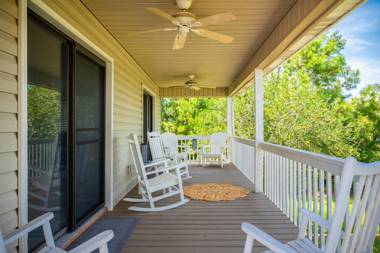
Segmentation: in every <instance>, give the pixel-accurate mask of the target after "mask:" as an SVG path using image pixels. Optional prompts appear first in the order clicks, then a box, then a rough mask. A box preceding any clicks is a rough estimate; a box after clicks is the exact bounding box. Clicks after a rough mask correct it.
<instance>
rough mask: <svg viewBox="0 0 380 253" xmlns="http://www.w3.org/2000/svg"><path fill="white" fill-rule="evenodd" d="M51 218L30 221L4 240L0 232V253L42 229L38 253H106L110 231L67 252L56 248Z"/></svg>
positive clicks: (44, 217) (46, 214) (47, 216)
mask: <svg viewBox="0 0 380 253" xmlns="http://www.w3.org/2000/svg"><path fill="white" fill-rule="evenodd" d="M53 217H54V215H53V213H51V212H49V213H45V214H43V215H41V216H39V217H37V218H36V219H34V220H32V221H31V222H29V223H28V224H26V225H24V226H21V227H20V228H18V229H16V230H15V231H13V232H12V233H10V234H9V235H7V236H6V237H5V238H3V236H2V234H1V231H0V252H1V253H6V252H7V249H6V247H7V246H9V245H12V244H13V243H14V242H16V241H17V240H19V239H21V238H22V237H24V236H27V235H28V233H29V232H31V231H33V230H34V229H36V228H39V227H42V229H43V232H44V236H45V241H46V246H45V247H43V248H42V249H41V250H39V251H38V252H40V253H65V252H67V253H90V252H93V251H95V250H97V249H98V250H99V253H108V247H107V243H108V242H109V241H110V240H111V239H112V238H113V231H112V230H106V231H103V232H101V233H99V234H98V235H96V236H94V237H93V238H91V239H90V240H88V241H86V242H84V243H82V244H81V245H79V246H77V247H75V248H74V249H72V250H69V251H64V250H63V249H61V248H58V247H56V246H55V243H54V239H53V233H52V231H51V227H50V220H51V219H53Z"/></svg>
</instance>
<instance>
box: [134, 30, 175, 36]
mask: <svg viewBox="0 0 380 253" xmlns="http://www.w3.org/2000/svg"><path fill="white" fill-rule="evenodd" d="M177 29H178V28H158V29H151V30H145V31H138V32H131V33H128V35H139V34H145V33H154V32H167V31H175V30H177Z"/></svg>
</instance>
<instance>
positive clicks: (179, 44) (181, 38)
mask: <svg viewBox="0 0 380 253" xmlns="http://www.w3.org/2000/svg"><path fill="white" fill-rule="evenodd" d="M186 37H187V33H180V32H179V33H177V35H176V36H175V38H174V43H173V50H178V49H181V48H183V47H184V46H185V42H186Z"/></svg>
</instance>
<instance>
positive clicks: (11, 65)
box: [0, 0, 18, 234]
mask: <svg viewBox="0 0 380 253" xmlns="http://www.w3.org/2000/svg"><path fill="white" fill-rule="evenodd" d="M17 15H18V8H17V1H16V0H2V1H1V4H0V228H1V230H2V232H3V233H4V234H7V233H9V232H10V231H12V230H13V229H15V228H16V227H17V224H18V210H17V208H18V198H17V189H18V179H17V149H18V140H17V125H18V124H17V120H18V118H17V110H18V102H17V90H18V89H17V71H18V68H17V65H18V59H17V54H18V45H17V36H18V29H17V27H18V23H17V22H18V16H17Z"/></svg>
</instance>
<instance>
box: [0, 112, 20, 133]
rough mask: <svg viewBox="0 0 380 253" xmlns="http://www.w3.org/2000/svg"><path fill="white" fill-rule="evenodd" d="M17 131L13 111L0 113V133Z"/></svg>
mask: <svg viewBox="0 0 380 253" xmlns="http://www.w3.org/2000/svg"><path fill="white" fill-rule="evenodd" d="M4 132H8V133H9V132H17V116H16V114H13V113H0V133H4Z"/></svg>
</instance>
